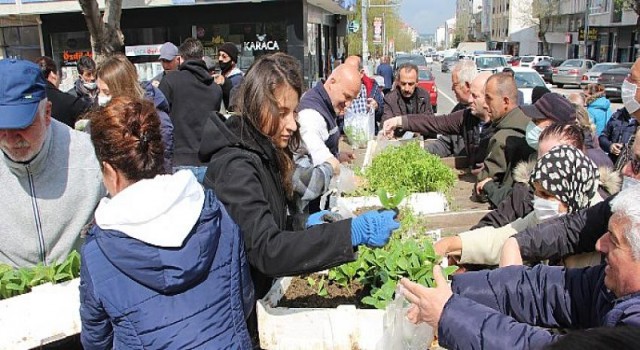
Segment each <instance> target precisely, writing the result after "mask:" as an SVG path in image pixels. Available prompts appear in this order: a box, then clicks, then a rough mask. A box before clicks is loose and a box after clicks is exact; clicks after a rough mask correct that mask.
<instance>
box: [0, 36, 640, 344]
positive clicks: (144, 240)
mask: <svg viewBox="0 0 640 350" xmlns="http://www.w3.org/2000/svg"><path fill="white" fill-rule="evenodd" d="M238 54H239V53H238V48H237V47H236V46H235V45H234V44H232V43H225V44H223V45H221V46H220V47H219V49H218V61H217V62H215V60H213V59H212V58H210V57H205V56H204V50H203V46H202V43H200V42H199V41H198V40H196V39H192V38H189V39H186V40H185V41H184V42H183V43H181V44H180V46H176V45H174V44H173V43H165V44H164V45H162V47H161V49H160V57H159V60H160V61H161V63H162V66H163V72H162V73H160V74H159V75H158V76H156V77H154V78H153V79H152V81H149V82H140V81H139V79H138V75H137V73H136V69H135V67H134V65H133V64H132V63H131V62H130V61H129V60H128V59H127V58H126V57H125V56H123V55H118V54H116V55H112V56H109V57H105V58H103V59H101V60H100V62H99V63H98V64H96V63H95V62H93V61H92V60H91V59H90V58H88V57H87V58H85V57H83V58H82V59H81V60H80V61H79V62H78V67H77V68H78V72H79V78H78V81H77V82H76V84H75V85H74V88H73V89H72V91H69V92H63V91H60V90H59V89H58V84H59V80H60V79H59V76H60V73H59V70H58V67H57V66H56V63H55V62H54V61H53V60H52V59H51V58H49V57H40V58H38V59H37V60H36V61H35V62H28V61H24V60H17V59H3V60H0V76H2V77H3V78H2V79H1V82H0V149H1V150H2V152H3V156H2V157H3V160H2V162H0V176H2V178H3V179H4V180H3V186H2V190H0V193H1V194H2V196H0V201H2V202H3V208H5V210H4V214H3V220H0V230H1V231H2V232H3V233H5V234H3V235H2V236H1V237H0V262H1V263H6V264H9V265H11V266H14V267H27V266H33V265H37V264H44V265H47V264H51V263H53V262H56V261H61V260H62V259H64V258H65V257H66V256H67V255H68V254H69V253H70V252H71V251H72V250H74V249H78V250H81V259H82V261H81V277H80V279H81V283H80V302H81V307H80V316H81V320H82V333H81V341H82V345H83V346H84V348H85V349H108V348H112V347H113V348H127V349H146V348H167V347H168V348H176V349H182V348H234V349H252V348H255V347H256V346H257V345H258V344H259V343H258V334H257V318H256V313H255V309H254V305H255V300H256V299H259V298H262V297H263V296H264V295H265V294H266V293H267V291H268V290H269V289H270V287H271V285H272V283H273V280H274V278H276V277H279V276H289V275H298V274H304V273H311V272H316V271H320V270H324V269H327V268H330V267H334V266H338V265H341V264H344V263H347V262H350V261H353V260H355V259H356V253H357V247H358V246H362V245H365V246H369V247H382V246H384V245H385V244H386V243H387V242H388V240H389V239H390V236H391V234H392V232H393V231H394V230H396V229H397V228H398V227H399V223H398V221H397V220H398V219H397V217H396V213H395V212H394V211H391V210H380V211H375V210H374V211H369V212H365V213H363V214H361V215H358V216H356V217H353V218H350V219H343V220H337V221H336V220H330V219H329V218H328V217H327V211H325V210H324V209H326V208H323V207H322V203H320V201H319V199H320V196H321V194H322V193H324V192H325V191H326V190H327V189H328V187H329V183H330V181H331V179H332V178H334V177H336V176H338V175H339V174H340V171H341V164H343V163H349V162H352V161H353V160H354V157H355V156H354V154H353V153H352V152H347V151H344V150H341V149H340V139H341V133H340V128H339V120H340V118H341V117H342V116H344V115H345V114H346V113H347V112H348V111H350V110H351V111H355V112H356V113H363V112H367V113H371V115H372V117H373V118H376V122H377V123H379V128H380V132H381V134H382V135H384V136H386V137H389V138H393V137H397V136H399V135H402V134H403V133H404V132H405V131H413V132H415V133H417V134H419V135H423V136H424V137H432V136H435V135H438V137H437V138H436V139H433V140H429V141H427V142H426V143H425V149H426V150H427V151H428V152H430V153H433V154H436V155H438V156H441V157H447V156H452V155H456V156H460V155H463V156H466V157H467V159H468V171H469V172H470V173H471V174H473V175H474V176H475V177H476V183H475V185H474V191H473V192H474V193H473V198H474V200H477V201H481V202H487V203H488V205H490V206H491V208H493V209H494V210H493V211H492V212H490V213H489V214H487V215H486V216H485V217H484V218H483V219H482V220H481V221H480V222H479V223H478V224H477V225H475V226H474V227H472V228H470V230H469V231H467V232H464V233H461V234H459V235H457V236H454V237H449V238H445V239H443V240H441V241H438V242H437V243H436V244H435V249H436V251H437V253H438V254H441V255H449V256H450V257H451V259H452V261H455V262H456V263H458V264H460V266H461V269H460V273H458V274H457V275H455V276H454V278H453V281H452V282H451V284H449V283H448V282H447V281H446V280H445V279H444V277H442V274H441V271H440V269H439V267H436V268H435V269H434V276H435V278H436V282H437V286H436V287H434V288H427V287H425V286H420V285H417V284H415V283H414V282H411V281H408V280H406V279H403V280H402V281H401V285H402V286H403V288H404V293H405V295H406V296H407V298H408V300H409V301H410V302H411V303H412V307H411V308H410V310H409V312H408V315H407V316H408V317H409V319H410V320H412V321H413V322H427V323H429V324H430V325H431V326H433V327H434V328H435V329H436V330H437V334H438V338H439V341H440V343H441V345H442V346H444V347H446V348H448V349H469V348H473V349H503V348H509V347H511V348H516V349H519V348H523V349H525V348H526V349H529V348H532V349H533V348H544V347H549V348H554V347H552V346H554V344H555V343H556V342H557V343H558V344H561V342H562V341H566V340H564V339H562V338H563V336H562V335H560V334H558V333H557V332H550V331H549V329H585V328H593V327H600V326H604V327H615V326H631V327H632V328H633V327H639V326H640V279H638V278H637V276H638V274H639V273H640V211H639V210H640V209H637V208H640V186H635V185H636V184H637V183H639V182H640V143H634V142H633V141H634V140H635V137H640V135H636V125H637V120H640V102H639V101H640V92H639V91H638V86H640V60H638V61H637V62H636V63H635V64H634V66H633V68H632V70H631V75H630V76H629V77H628V78H627V80H625V83H624V86H623V88H624V89H623V96H622V98H623V102H624V108H622V109H621V110H619V111H617V112H615V113H612V112H611V111H609V104H608V101H607V100H606V98H605V97H604V96H603V94H602V92H603V91H602V90H601V89H600V87H599V86H591V85H590V86H589V87H588V88H587V89H585V91H584V92H583V93H582V94H581V95H580V96H573V97H572V99H571V100H570V99H567V98H565V97H564V96H562V95H559V94H557V93H552V92H549V91H538V92H537V93H536V94H535V95H536V96H535V97H534V101H533V102H534V103H533V104H532V105H528V106H522V105H520V104H519V103H518V100H519V99H518V90H517V87H516V84H515V81H514V78H513V75H512V74H510V73H508V72H504V73H495V74H491V73H487V72H483V73H478V71H477V68H476V67H475V64H474V63H473V62H472V61H468V60H462V61H460V62H459V63H458V64H457V65H456V67H454V69H453V70H452V77H451V79H452V90H453V92H454V93H455V96H456V98H457V100H458V104H457V105H456V106H455V107H454V108H453V110H452V111H451V112H450V113H448V114H443V115H434V113H433V111H432V109H431V104H430V101H429V93H428V92H426V91H425V90H423V89H422V88H420V87H419V86H417V80H418V78H417V77H418V67H416V66H415V65H413V64H411V63H408V64H403V65H400V66H399V67H398V68H397V70H396V72H393V70H392V69H391V66H390V65H389V61H388V58H384V57H383V58H382V60H381V64H380V65H379V66H378V68H377V72H378V74H380V75H382V76H383V77H384V85H382V84H381V85H378V83H377V82H376V80H375V79H373V78H372V77H369V76H368V75H367V74H366V69H364V64H366V62H363V60H362V58H361V57H358V56H349V57H347V58H346V59H345V60H344V63H343V64H340V65H339V66H337V67H336V68H335V69H334V70H333V71H332V72H331V74H330V75H329V76H328V77H327V79H326V80H325V81H323V82H320V83H318V84H316V85H315V86H314V87H313V88H311V89H309V90H307V91H305V89H304V85H305V84H304V81H303V76H302V67H301V65H300V62H298V61H297V60H296V59H295V58H293V57H292V56H289V55H287V54H284V53H274V54H270V55H265V56H262V57H260V58H258V59H257V60H256V61H255V62H254V63H253V65H252V66H251V67H250V68H249V70H248V71H247V72H246V73H245V72H242V71H241V70H240V69H238V67H237V60H238ZM572 101H577V103H574V102H572ZM223 112H231V113H223ZM79 122H80V123H79ZM78 125H82V127H78ZM76 127H78V129H82V130H75V128H76ZM634 135H636V136H635V137H634ZM578 254H582V255H578ZM543 261H544V263H542V262H543ZM515 265H517V266H515ZM471 266H475V267H477V266H480V267H481V268H482V270H481V271H467V268H468V269H469V270H473V269H474V268H471ZM496 266H499V267H498V268H497V269H493V270H488V269H490V268H494V267H496ZM612 329H613V328H612ZM620 329H623V328H620ZM621 334H627V333H625V332H621ZM566 339H569V336H566Z"/></svg>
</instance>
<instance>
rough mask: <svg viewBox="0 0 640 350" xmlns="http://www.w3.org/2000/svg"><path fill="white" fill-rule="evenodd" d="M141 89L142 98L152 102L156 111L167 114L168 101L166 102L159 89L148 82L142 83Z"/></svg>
mask: <svg viewBox="0 0 640 350" xmlns="http://www.w3.org/2000/svg"><path fill="white" fill-rule="evenodd" d="M142 88H143V89H144V97H145V98H146V99H148V100H149V101H153V105H154V106H155V107H156V109H158V110H161V111H163V112H165V113H167V114H169V101H167V98H166V97H165V96H164V94H163V93H162V91H160V89H158V88H157V87H155V86H153V84H151V82H150V81H145V82H143V83H142Z"/></svg>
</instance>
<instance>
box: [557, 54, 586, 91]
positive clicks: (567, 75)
mask: <svg viewBox="0 0 640 350" xmlns="http://www.w3.org/2000/svg"><path fill="white" fill-rule="evenodd" d="M595 65H596V62H595V61H592V60H585V59H571V60H566V61H564V62H562V64H561V65H559V66H558V67H556V68H554V69H553V76H552V79H553V83H554V84H555V85H556V86H558V88H561V89H562V87H563V86H565V85H569V84H570V85H578V86H580V82H581V81H582V75H583V74H584V73H586V72H587V71H588V70H589V69H591V68H593V66H595Z"/></svg>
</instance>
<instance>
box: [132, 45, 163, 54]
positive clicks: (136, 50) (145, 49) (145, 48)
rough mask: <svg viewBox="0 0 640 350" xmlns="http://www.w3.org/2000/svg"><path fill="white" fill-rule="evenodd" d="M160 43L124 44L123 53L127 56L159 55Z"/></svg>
mask: <svg viewBox="0 0 640 350" xmlns="http://www.w3.org/2000/svg"><path fill="white" fill-rule="evenodd" d="M160 46H162V45H137V46H125V47H124V54H125V55H127V56H157V55H160Z"/></svg>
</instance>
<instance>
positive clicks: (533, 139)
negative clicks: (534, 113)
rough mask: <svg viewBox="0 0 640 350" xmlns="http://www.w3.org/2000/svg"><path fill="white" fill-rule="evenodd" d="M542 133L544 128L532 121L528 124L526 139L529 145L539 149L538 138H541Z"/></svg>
mask: <svg viewBox="0 0 640 350" xmlns="http://www.w3.org/2000/svg"><path fill="white" fill-rule="evenodd" d="M541 133H542V128H541V127H539V126H537V125H536V124H534V123H533V122H532V121H530V122H529V123H528V124H527V129H526V139H527V144H528V145H529V147H531V148H533V149H535V150H537V149H538V139H539V138H540V134H541Z"/></svg>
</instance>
